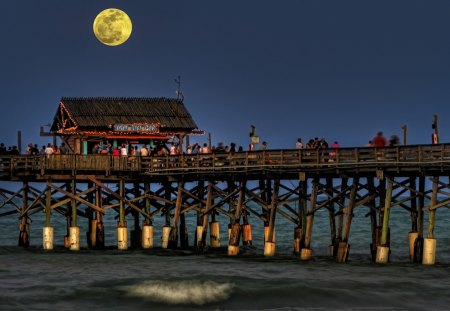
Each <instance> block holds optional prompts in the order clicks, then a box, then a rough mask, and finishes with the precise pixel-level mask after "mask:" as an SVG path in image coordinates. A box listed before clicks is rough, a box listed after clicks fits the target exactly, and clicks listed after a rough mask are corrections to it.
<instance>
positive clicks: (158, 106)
mask: <svg viewBox="0 0 450 311" xmlns="http://www.w3.org/2000/svg"><path fill="white" fill-rule="evenodd" d="M64 115H66V117H64ZM67 116H68V117H69V118H70V123H71V124H70V126H72V127H76V128H77V129H78V130H82V129H98V130H100V129H107V128H110V127H111V125H113V124H159V127H160V129H161V131H171V130H181V131H191V130H193V129H196V128H197V125H196V124H195V122H194V120H193V119H192V117H191V115H190V113H189V112H188V111H187V109H186V107H185V106H184V104H183V102H182V101H181V100H179V99H172V98H104V97H93V98H66V97H63V98H62V99H61V102H60V104H59V107H58V110H57V112H56V115H55V119H54V121H53V125H52V127H51V131H58V130H60V129H61V128H67V127H68V126H67V123H65V122H64V119H67Z"/></svg>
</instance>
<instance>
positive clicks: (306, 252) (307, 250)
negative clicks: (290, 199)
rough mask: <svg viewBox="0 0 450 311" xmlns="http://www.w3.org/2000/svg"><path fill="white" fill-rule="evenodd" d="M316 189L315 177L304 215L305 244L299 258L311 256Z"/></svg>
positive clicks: (317, 181)
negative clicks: (307, 208)
mask: <svg viewBox="0 0 450 311" xmlns="http://www.w3.org/2000/svg"><path fill="white" fill-rule="evenodd" d="M318 190H319V179H318V178H317V177H316V178H314V180H313V182H312V192H311V199H310V202H309V210H308V214H307V216H306V231H305V245H304V247H303V248H302V249H301V250H300V259H301V260H310V259H311V258H312V249H311V238H312V229H313V222H314V209H315V208H316V202H317V193H318Z"/></svg>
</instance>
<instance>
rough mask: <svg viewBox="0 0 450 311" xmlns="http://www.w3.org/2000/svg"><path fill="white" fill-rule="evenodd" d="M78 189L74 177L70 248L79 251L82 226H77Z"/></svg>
mask: <svg viewBox="0 0 450 311" xmlns="http://www.w3.org/2000/svg"><path fill="white" fill-rule="evenodd" d="M76 190H77V184H76V179H75V178H73V179H72V199H71V210H72V217H71V220H72V223H71V226H70V228H69V241H70V250H72V251H78V250H80V228H79V227H78V226H77V201H76V200H75V195H76Z"/></svg>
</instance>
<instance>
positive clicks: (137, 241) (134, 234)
mask: <svg viewBox="0 0 450 311" xmlns="http://www.w3.org/2000/svg"><path fill="white" fill-rule="evenodd" d="M139 196H140V191H139V183H138V182H135V183H134V197H139ZM138 206H139V207H140V208H142V205H141V204H139V205H138ZM131 215H133V220H134V230H133V231H131V247H132V248H138V247H140V245H141V235H142V232H141V226H140V221H139V212H138V211H137V210H135V209H132V210H131Z"/></svg>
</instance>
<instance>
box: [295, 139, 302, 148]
mask: <svg viewBox="0 0 450 311" xmlns="http://www.w3.org/2000/svg"><path fill="white" fill-rule="evenodd" d="M295 149H303V143H302V139H301V138H297V142H296V143H295Z"/></svg>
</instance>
